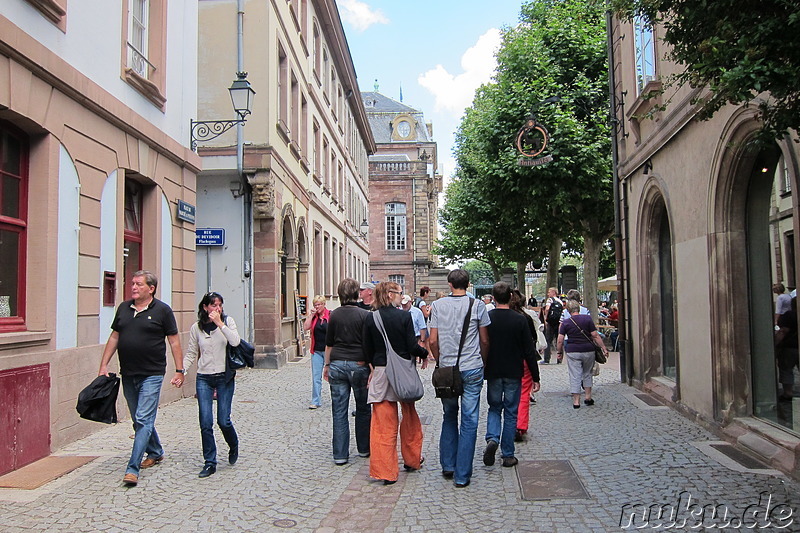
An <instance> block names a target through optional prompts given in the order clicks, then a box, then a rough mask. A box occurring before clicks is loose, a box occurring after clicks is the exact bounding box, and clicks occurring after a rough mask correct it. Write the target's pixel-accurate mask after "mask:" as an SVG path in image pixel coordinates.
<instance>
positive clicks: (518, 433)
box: [514, 429, 525, 442]
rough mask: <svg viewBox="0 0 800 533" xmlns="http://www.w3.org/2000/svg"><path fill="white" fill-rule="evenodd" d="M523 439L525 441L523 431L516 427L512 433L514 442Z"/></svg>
mask: <svg viewBox="0 0 800 533" xmlns="http://www.w3.org/2000/svg"><path fill="white" fill-rule="evenodd" d="M524 441H525V432H524V431H522V430H519V429H518V430H517V431H516V432H515V433H514V442H524Z"/></svg>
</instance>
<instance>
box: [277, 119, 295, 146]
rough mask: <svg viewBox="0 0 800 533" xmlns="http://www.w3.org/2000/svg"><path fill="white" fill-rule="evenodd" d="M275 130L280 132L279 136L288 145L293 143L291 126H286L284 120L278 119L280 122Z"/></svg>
mask: <svg viewBox="0 0 800 533" xmlns="http://www.w3.org/2000/svg"><path fill="white" fill-rule="evenodd" d="M275 129H276V130H278V134H279V135H280V136H281V137H282V138H283V140H284V141H286V142H287V143H289V142H291V138H290V136H289V135H290V133H291V132H290V131H289V126H287V125H286V122H284V120H283V119H282V118H280V119H278V122H277V123H276V124H275Z"/></svg>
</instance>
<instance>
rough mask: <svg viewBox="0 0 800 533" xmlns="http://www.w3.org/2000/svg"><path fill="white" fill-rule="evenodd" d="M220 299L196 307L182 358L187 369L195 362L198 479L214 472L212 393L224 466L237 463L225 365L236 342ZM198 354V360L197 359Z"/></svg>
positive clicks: (208, 298)
mask: <svg viewBox="0 0 800 533" xmlns="http://www.w3.org/2000/svg"><path fill="white" fill-rule="evenodd" d="M222 301H223V300H222V296H221V295H220V294H219V293H216V292H209V293H208V294H206V295H205V296H203V299H202V300H201V301H200V305H199V306H198V312H197V317H198V321H197V322H195V323H194V324H192V327H191V329H190V330H189V347H188V348H187V349H186V354H185V355H184V358H183V368H184V369H188V368H189V367H190V366H192V363H194V361H195V359H197V405H198V407H199V411H200V436H201V437H202V441H203V459H204V460H205V465H204V466H203V469H202V470H201V471H200V474H199V477H201V478H204V477H208V476H210V475H211V474H214V473H215V472H216V471H217V444H216V441H215V440H214V414H213V404H214V402H213V399H214V389H216V390H217V425H219V429H220V430H221V431H222V435H223V437H225V442H227V443H228V447H229V451H228V462H229V463H230V464H234V463H236V460H237V459H239V437H238V436H237V435H236V430H235V429H234V427H233V423H232V422H231V402H232V401H233V392H234V388H235V379H234V377H235V376H236V370H233V369H231V368H229V366H228V365H227V360H228V356H227V353H226V348H227V346H228V344H230V345H231V346H238V345H239V342H240V340H241V339H240V337H239V332H238V331H237V330H236V323H235V322H234V321H233V319H232V318H231V317H229V316H225V315H224V314H223V312H222ZM198 354H199V358H198Z"/></svg>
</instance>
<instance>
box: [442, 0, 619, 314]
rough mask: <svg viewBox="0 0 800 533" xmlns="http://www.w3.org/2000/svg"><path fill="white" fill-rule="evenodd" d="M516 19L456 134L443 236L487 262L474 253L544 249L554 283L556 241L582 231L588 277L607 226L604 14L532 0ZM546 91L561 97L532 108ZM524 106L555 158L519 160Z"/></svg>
mask: <svg viewBox="0 0 800 533" xmlns="http://www.w3.org/2000/svg"><path fill="white" fill-rule="evenodd" d="M520 19H521V23H520V24H519V25H517V26H515V27H514V28H509V29H506V30H505V31H504V37H503V44H502V46H501V49H500V51H499V52H498V71H497V75H496V78H495V80H494V82H493V83H491V84H487V85H484V86H483V87H481V88H480V89H479V90H478V91H477V93H476V96H475V100H474V102H473V105H472V107H471V108H470V109H469V110H468V111H467V113H466V114H465V116H464V118H463V120H462V123H461V126H460V128H459V131H458V134H457V136H456V149H455V152H456V157H457V161H458V166H459V170H458V176H457V180H455V181H454V182H453V183H452V184H451V185H450V187H449V188H448V191H447V193H448V194H447V196H446V201H445V206H444V209H443V210H442V225H443V227H444V236H445V238H444V239H443V240H444V241H447V240H448V239H449V240H450V244H452V241H456V240H459V242H460V244H461V245H462V246H466V247H467V248H469V247H472V249H473V253H467V254H466V256H469V257H475V258H479V259H483V260H485V261H487V262H489V263H490V264H492V261H490V260H488V259H485V258H484V257H482V256H481V255H480V254H485V253H488V254H493V255H494V254H498V256H499V258H498V260H496V261H495V262H496V263H502V262H503V261H507V262H508V261H510V262H516V263H519V264H527V263H528V262H530V261H532V260H535V259H539V260H541V258H542V257H545V256H547V257H548V261H547V263H548V269H549V270H552V272H553V278H554V279H552V280H550V279H548V283H552V284H555V272H556V270H557V258H558V257H559V256H560V242H561V240H567V241H574V240H576V239H578V238H580V239H582V242H583V245H584V261H585V267H584V268H585V272H586V276H587V279H589V280H590V281H589V283H590V284H595V283H596V280H597V275H596V274H597V265H598V260H599V257H600V250H601V247H602V243H603V242H604V241H605V240H606V239H607V238H608V236H609V235H610V234H611V231H612V229H613V217H609V216H607V212H608V210H609V209H610V208H611V162H610V141H609V129H608V125H607V115H608V100H607V67H606V56H605V24H604V18H603V11H602V10H601V9H600V8H599V7H598V6H594V5H593V4H587V2H586V0H583V1H581V0H534V1H532V2H529V3H526V4H525V5H523V6H522V11H521V15H520ZM552 96H560V98H561V100H560V101H559V102H558V103H556V104H553V105H542V106H539V105H538V104H539V103H540V102H542V101H544V100H546V99H547V98H549V97H552ZM531 110H535V112H536V114H537V115H538V118H539V121H540V122H541V123H543V124H545V125H546V127H547V128H548V130H549V131H550V133H551V142H550V148H549V153H550V155H552V156H553V161H552V162H550V163H548V164H546V165H542V166H538V167H524V166H520V165H519V163H518V160H519V159H520V154H519V153H518V152H517V150H516V146H515V142H514V140H515V136H516V132H517V130H518V128H519V127H520V126H521V125H522V123H523V122H524V120H525V119H526V117H527V116H528V115H529V113H530V112H531ZM465 206H469V208H465ZM456 234H458V238H456ZM446 247H447V246H446V245H443V248H446ZM475 248H480V250H475ZM461 251H464V250H463V248H462V250H461ZM592 276H593V277H594V279H593V280H592V279H591V277H592ZM586 289H587V290H586V292H587V293H588V296H589V297H590V298H594V297H595V295H594V293H595V292H596V291H595V290H594V288H593V287H588V286H587V288H586ZM587 305H589V307H590V308H592V307H596V305H592V304H591V302H588V301H587Z"/></svg>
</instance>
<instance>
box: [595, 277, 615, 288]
mask: <svg viewBox="0 0 800 533" xmlns="http://www.w3.org/2000/svg"><path fill="white" fill-rule="evenodd" d="M618 287H619V281H617V276H611V277H610V278H604V279H601V280H598V281H597V290H598V291H615V290H617V288H618Z"/></svg>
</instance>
